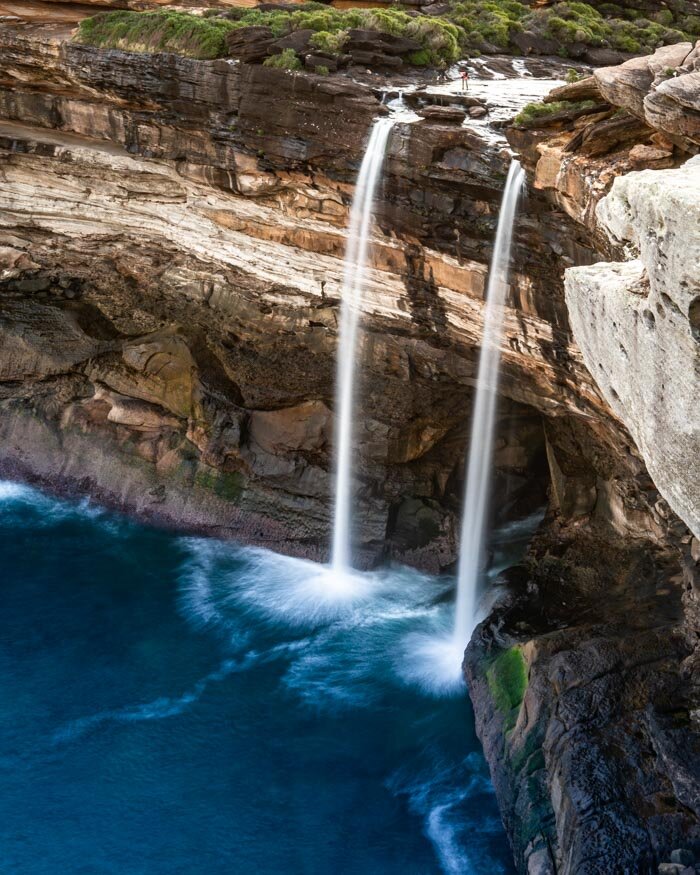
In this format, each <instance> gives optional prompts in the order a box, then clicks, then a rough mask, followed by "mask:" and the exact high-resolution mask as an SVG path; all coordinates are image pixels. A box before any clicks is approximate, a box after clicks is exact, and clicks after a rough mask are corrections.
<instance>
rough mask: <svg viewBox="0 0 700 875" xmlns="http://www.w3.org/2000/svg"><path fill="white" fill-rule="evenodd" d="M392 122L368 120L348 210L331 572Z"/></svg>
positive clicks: (343, 551) (349, 473)
mask: <svg viewBox="0 0 700 875" xmlns="http://www.w3.org/2000/svg"><path fill="white" fill-rule="evenodd" d="M393 125H394V120H393V119H391V118H381V119H378V120H377V121H376V122H375V123H374V125H373V127H372V131H371V133H370V138H369V142H368V144H367V150H366V152H365V155H364V158H363V159H362V165H361V166H360V173H359V175H358V177H357V184H356V186H355V196H354V198H353V202H352V207H351V210H350V226H349V229H348V244H347V249H346V252H345V264H344V269H343V291H342V301H341V310H340V340H339V344H338V353H337V364H336V382H335V410H336V457H335V507H334V511H333V543H332V547H331V565H332V567H333V570H334V571H335V572H344V571H347V570H348V569H349V568H350V539H351V513H350V509H351V503H352V485H353V437H354V428H353V423H354V420H355V410H354V407H355V372H356V364H357V362H356V359H357V339H358V328H359V320H360V310H361V308H362V297H363V291H364V282H365V275H366V270H367V253H368V250H369V238H370V233H371V229H372V208H373V204H374V195H375V192H376V189H377V185H378V182H379V179H380V176H381V169H382V165H383V164H384V154H385V152H386V146H387V142H388V140H389V134H390V133H391V129H392V127H393Z"/></svg>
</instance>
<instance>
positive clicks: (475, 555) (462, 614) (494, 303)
mask: <svg viewBox="0 0 700 875" xmlns="http://www.w3.org/2000/svg"><path fill="white" fill-rule="evenodd" d="M524 178H525V173H524V171H523V169H522V167H521V166H520V164H519V162H518V161H512V162H511V165H510V169H509V171H508V178H507V179H506V186H505V189H504V191H503V199H502V201H501V211H500V213H499V216H498V230H497V231H496V241H495V244H494V248H493V256H492V259H491V269H490V271H489V281H488V288H487V291H486V308H485V313H484V334H483V337H482V341H481V353H480V355H479V370H478V375H477V384H476V398H475V401H474V410H473V413H472V427H471V437H470V441H469V461H468V464H467V480H466V491H465V495H464V506H463V508H462V530H461V536H460V547H459V564H458V566H457V603H456V606H455V627H454V637H455V646H456V647H457V648H458V649H459V650H460V651H461V650H464V648H465V647H466V646H467V644H468V643H469V639H470V637H471V634H472V632H473V631H474V627H475V626H476V622H477V606H478V595H479V580H480V577H481V572H482V568H483V566H484V559H485V548H486V522H487V517H488V499H489V486H490V483H491V467H492V462H493V440H494V426H495V423H496V398H497V392H498V378H499V371H500V363H501V339H502V336H503V308H504V304H505V296H506V290H507V289H508V268H509V265H510V249H511V243H512V240H513V226H514V224H515V218H516V209H517V205H518V198H519V196H520V191H521V189H522V186H523V180H524Z"/></svg>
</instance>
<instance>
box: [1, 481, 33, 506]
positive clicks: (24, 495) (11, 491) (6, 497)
mask: <svg viewBox="0 0 700 875" xmlns="http://www.w3.org/2000/svg"><path fill="white" fill-rule="evenodd" d="M35 494H38V493H37V492H36V490H34V489H32V488H31V487H30V486H25V485H24V484H22V483H13V482H12V481H11V480H0V501H17V500H23V501H26V500H27V499H31V498H33V497H34V495H35Z"/></svg>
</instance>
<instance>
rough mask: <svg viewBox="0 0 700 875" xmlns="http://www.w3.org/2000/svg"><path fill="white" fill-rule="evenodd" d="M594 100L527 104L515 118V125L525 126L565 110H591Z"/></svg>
mask: <svg viewBox="0 0 700 875" xmlns="http://www.w3.org/2000/svg"><path fill="white" fill-rule="evenodd" d="M595 105H596V104H595V100H578V101H571V100H556V101H554V102H553V103H528V104H527V105H526V106H524V107H523V108H522V109H521V110H520V112H519V113H518V114H517V115H516V117H515V123H516V124H517V125H526V124H529V123H530V122H535V121H537V120H538V119H543V118H547V117H548V116H550V115H555V113H558V112H565V111H566V110H569V109H570V110H574V111H575V110H579V109H592V108H593V107H594V106H595Z"/></svg>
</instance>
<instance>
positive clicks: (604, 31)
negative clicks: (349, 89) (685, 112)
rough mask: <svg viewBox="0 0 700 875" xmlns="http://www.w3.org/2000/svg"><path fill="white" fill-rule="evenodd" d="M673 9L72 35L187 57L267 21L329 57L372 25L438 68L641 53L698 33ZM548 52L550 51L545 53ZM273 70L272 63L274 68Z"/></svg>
mask: <svg viewBox="0 0 700 875" xmlns="http://www.w3.org/2000/svg"><path fill="white" fill-rule="evenodd" d="M681 9H682V7H681V6H678V7H677V10H676V12H671V11H670V10H668V9H666V10H663V11H661V12H659V13H655V14H653V15H652V16H650V18H639V17H635V16H636V15H637V14H638V13H635V11H634V10H629V9H625V8H622V7H619V6H617V5H615V4H613V3H608V4H603V5H602V6H600V7H599V8H598V9H596V8H594V7H592V6H589V5H588V4H587V3H583V2H579V0H558V2H555V3H553V4H552V5H551V6H547V7H540V8H536V9H533V8H532V7H531V6H528V5H526V4H525V3H521V2H520V0H483V2H481V0H450V6H449V8H448V9H447V11H446V12H445V13H444V14H443V15H442V16H440V17H438V16H428V15H422V14H420V13H417V12H407V11H405V10H403V9H402V8H400V7H399V6H391V7H386V8H376V9H335V8H333V7H331V6H325V5H323V4H321V3H316V2H308V3H301V4H299V5H298V6H296V7H294V8H291V9H289V8H288V9H281V8H278V9H270V10H267V11H262V10H260V9H256V8H245V7H238V8H234V9H229V10H227V11H222V10H219V9H210V10H207V12H206V14H204V15H201V16H200V15H195V14H193V13H190V12H184V11H173V10H159V11H156V12H128V11H118V12H105V13H101V14H99V15H95V16H93V17H92V18H88V19H84V20H83V21H82V22H81V23H80V25H79V27H78V31H77V34H76V36H75V40H76V41H77V42H81V43H85V44H88V45H94V46H100V47H104V48H117V49H125V50H128V51H137V52H176V53H177V54H181V55H187V56H188V57H192V58H200V59H211V58H219V57H225V56H226V35H227V34H228V33H230V32H231V31H233V30H236V29H238V28H241V27H248V26H251V25H257V26H265V27H269V28H270V30H271V32H272V34H273V36H275V37H282V36H285V35H287V34H289V33H292V32H293V31H297V30H304V29H309V30H312V31H313V32H314V33H313V36H312V38H311V42H310V45H311V47H312V48H313V49H314V50H315V51H317V52H322V53H324V54H329V55H338V54H340V53H342V52H343V49H344V46H345V44H346V41H347V34H348V31H349V30H350V29H352V28H361V29H364V30H374V31H377V32H380V33H388V34H393V35H395V36H402V37H407V38H409V39H412V40H414V41H415V42H416V43H417V44H418V45H419V46H420V49H418V50H417V51H414V52H413V53H411V54H410V55H408V56H407V57H406V58H405V60H406V61H407V62H408V63H411V64H415V65H417V66H436V67H440V66H443V67H444V66H446V65H449V64H451V63H453V62H454V61H456V60H458V59H459V58H461V57H464V56H465V55H469V54H474V53H477V52H480V51H493V50H494V49H496V50H501V51H514V52H515V51H517V48H516V46H515V43H514V42H513V40H514V39H517V38H518V35H519V34H523V33H524V32H525V33H526V34H527V36H528V38H529V39H530V40H532V39H535V40H538V39H539V40H543V41H550V43H552V44H553V46H554V47H555V50H558V51H559V54H561V55H563V56H565V57H566V56H569V55H576V56H579V55H580V53H581V51H582V50H585V48H586V47H601V48H611V49H617V50H620V51H624V52H632V53H638V54H641V53H648V52H652V51H654V50H655V49H656V48H658V47H659V46H661V45H668V44H671V43H675V42H680V41H682V40H684V39H690V40H692V39H696V38H697V37H698V36H700V17H698V16H694V15H687V14H685V13H684V12H682V11H678V10H681ZM549 50H550V51H551V50H552V49H551V48H550V49H549ZM273 66H275V65H273Z"/></svg>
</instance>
